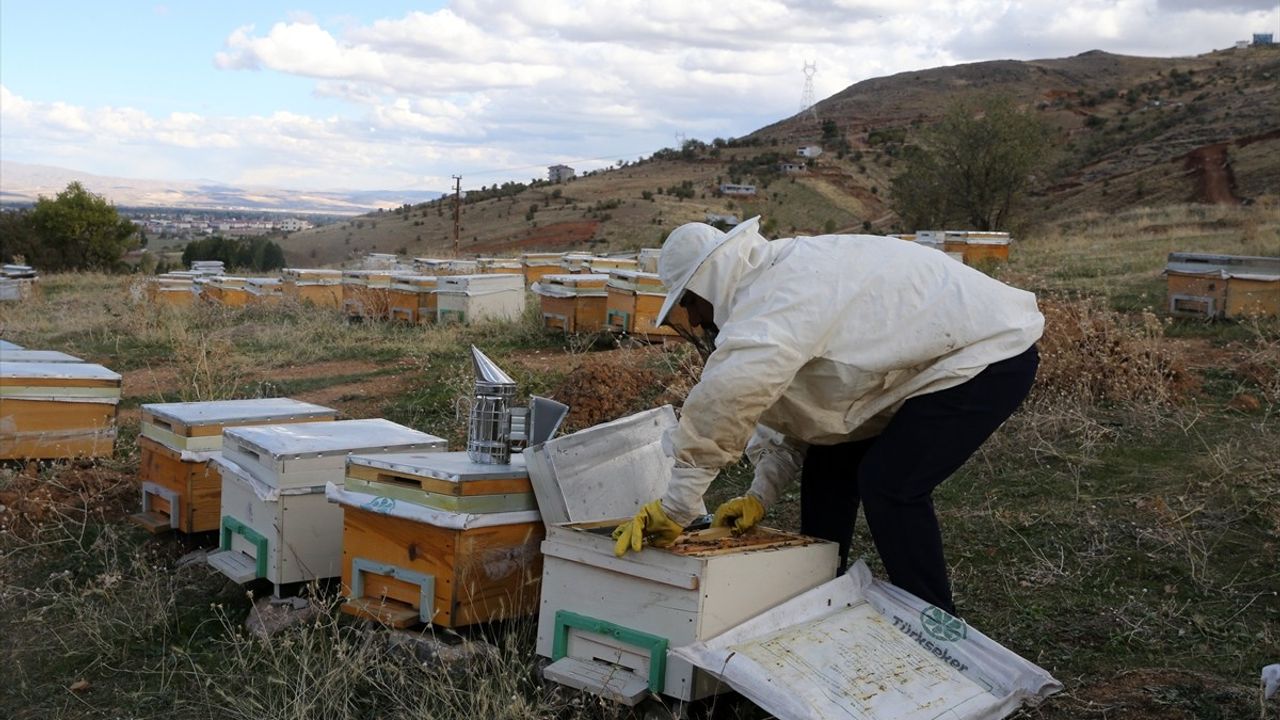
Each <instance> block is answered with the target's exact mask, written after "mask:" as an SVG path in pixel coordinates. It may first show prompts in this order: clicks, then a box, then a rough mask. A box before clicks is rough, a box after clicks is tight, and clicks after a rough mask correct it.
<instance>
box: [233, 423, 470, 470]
mask: <svg viewBox="0 0 1280 720" xmlns="http://www.w3.org/2000/svg"><path fill="white" fill-rule="evenodd" d="M222 435H223V437H224V438H227V439H234V440H235V441H236V442H237V443H239V444H241V445H245V446H248V447H251V448H253V449H255V450H258V451H259V452H262V453H266V454H268V455H271V456H272V458H274V459H276V460H279V459H281V458H284V457H289V456H301V455H308V456H326V455H346V454H347V453H351V452H365V453H371V452H394V451H397V450H420V449H422V450H425V449H430V448H441V449H443V448H444V447H445V446H446V445H447V442H446V441H445V439H444V438H439V437H436V436H435V435H428V434H427V433H424V432H418V431H417V430H414V429H412V428H407V427H405V426H403V425H398V424H396V423H393V422H391V421H390V420H383V419H381V418H376V419H366V420H337V421H334V422H311V423H292V424H286V425H251V426H246V427H235V428H227V429H226V430H223V431H222Z"/></svg>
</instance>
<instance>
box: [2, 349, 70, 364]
mask: <svg viewBox="0 0 1280 720" xmlns="http://www.w3.org/2000/svg"><path fill="white" fill-rule="evenodd" d="M0 350H4V360H5V362H24V363H26V362H36V363H46V362H50V363H67V362H73V363H78V362H84V360H81V359H80V358H78V357H76V356H75V355H68V354H66V353H64V352H58V351H57V350H11V349H9V348H0Z"/></svg>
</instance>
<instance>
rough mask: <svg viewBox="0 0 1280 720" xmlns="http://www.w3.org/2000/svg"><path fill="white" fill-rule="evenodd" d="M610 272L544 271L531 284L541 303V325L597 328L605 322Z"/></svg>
mask: <svg viewBox="0 0 1280 720" xmlns="http://www.w3.org/2000/svg"><path fill="white" fill-rule="evenodd" d="M608 282H609V276H608V275H604V274H600V273H583V274H578V275H566V274H560V275H545V276H543V278H542V279H541V280H539V281H538V283H537V285H535V286H534V287H533V292H534V294H536V295H538V296H539V302H540V304H541V306H542V326H543V327H545V328H547V329H549V330H560V331H563V332H599V331H600V330H601V329H603V328H604V326H605V310H606V305H607V304H608V295H609V293H608V289H607V287H606V285H607V283H608Z"/></svg>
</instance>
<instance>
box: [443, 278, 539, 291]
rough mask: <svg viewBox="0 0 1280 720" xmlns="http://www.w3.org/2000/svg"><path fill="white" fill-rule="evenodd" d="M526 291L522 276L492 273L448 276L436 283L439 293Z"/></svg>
mask: <svg viewBox="0 0 1280 720" xmlns="http://www.w3.org/2000/svg"><path fill="white" fill-rule="evenodd" d="M503 290H524V278H523V277H522V276H520V275H511V274H505V273H492V274H486V275H446V276H444V277H441V278H438V279H437V281H436V291H437V292H471V293H476V292H479V293H485V292H500V291H503Z"/></svg>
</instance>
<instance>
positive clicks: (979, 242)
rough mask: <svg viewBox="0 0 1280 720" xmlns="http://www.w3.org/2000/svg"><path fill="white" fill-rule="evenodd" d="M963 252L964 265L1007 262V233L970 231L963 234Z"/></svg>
mask: <svg viewBox="0 0 1280 720" xmlns="http://www.w3.org/2000/svg"><path fill="white" fill-rule="evenodd" d="M963 252H964V264H965V265H979V264H982V263H990V262H1008V260H1009V233H1006V232H980V231H976V230H971V231H969V232H967V233H965V245H964V251H963Z"/></svg>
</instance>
